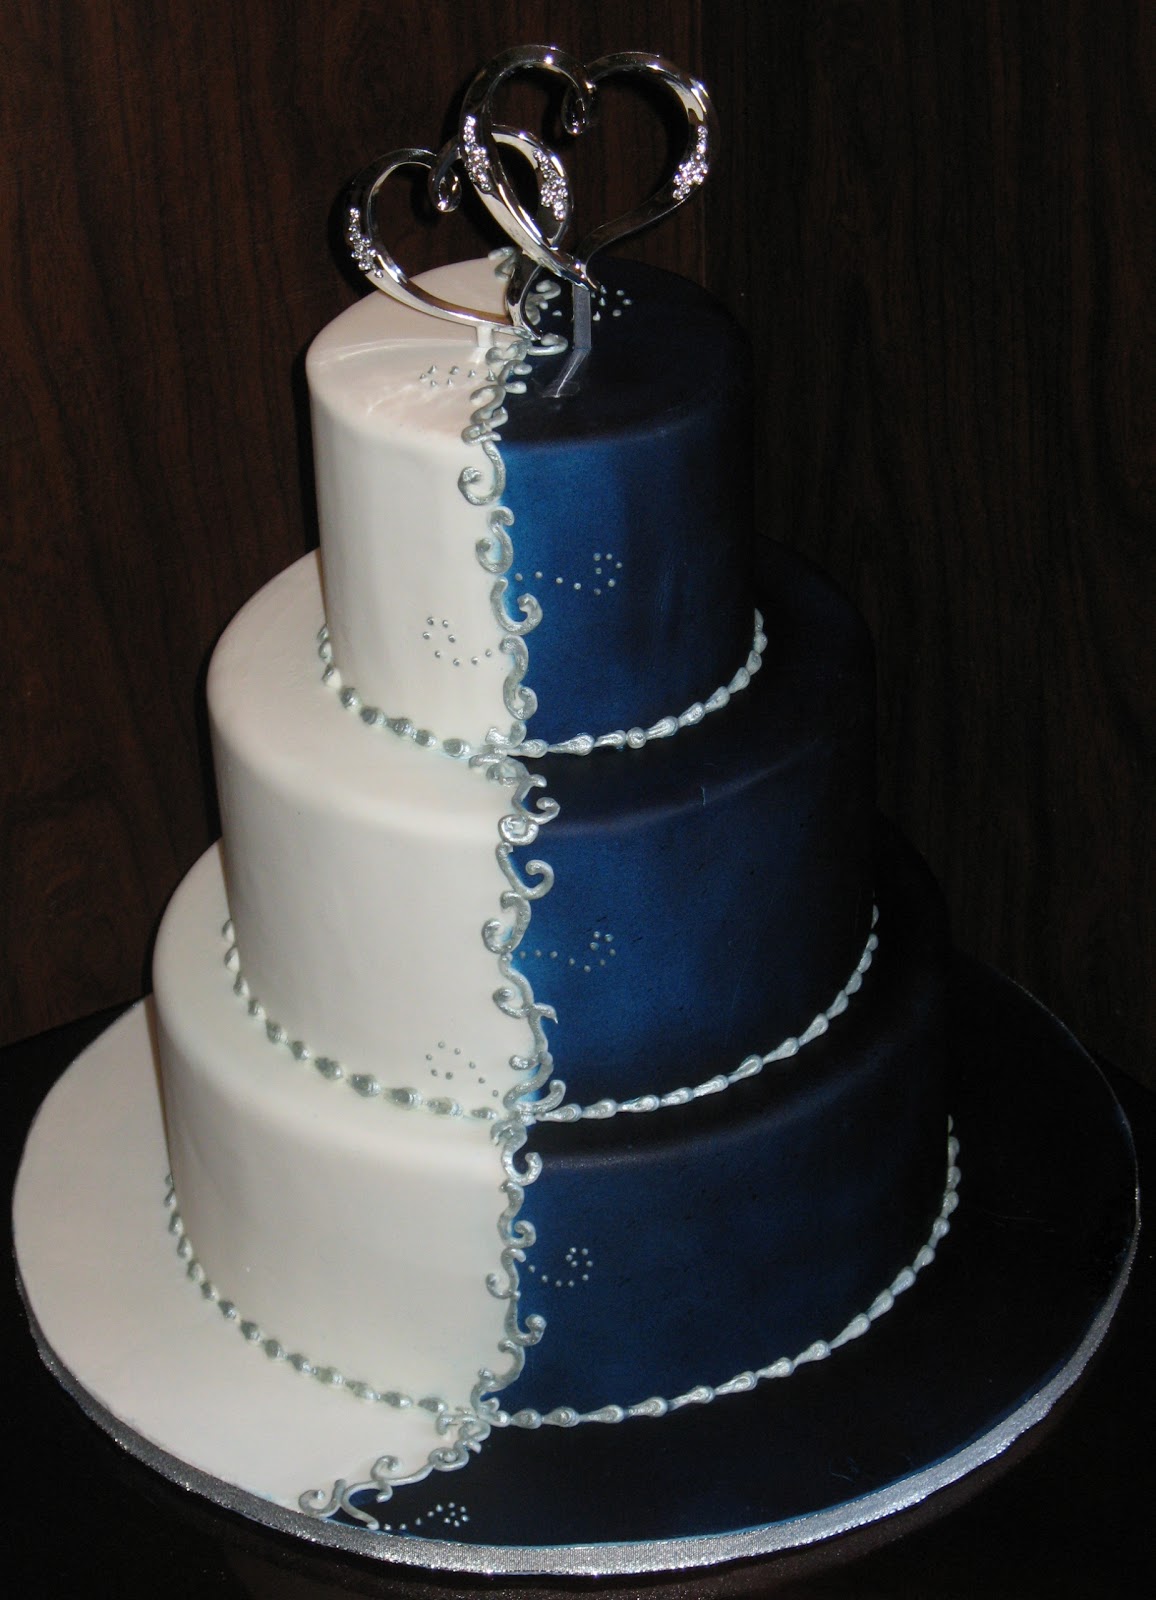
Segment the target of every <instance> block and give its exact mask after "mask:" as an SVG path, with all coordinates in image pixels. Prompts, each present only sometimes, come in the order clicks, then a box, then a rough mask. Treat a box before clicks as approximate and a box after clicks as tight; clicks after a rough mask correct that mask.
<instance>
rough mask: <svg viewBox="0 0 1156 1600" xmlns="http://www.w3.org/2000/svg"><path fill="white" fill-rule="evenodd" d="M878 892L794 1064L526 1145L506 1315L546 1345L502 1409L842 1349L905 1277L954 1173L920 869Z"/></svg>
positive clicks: (569, 1401)
mask: <svg viewBox="0 0 1156 1600" xmlns="http://www.w3.org/2000/svg"><path fill="white" fill-rule="evenodd" d="M880 881H881V883H882V884H883V889H882V892H881V902H882V906H881V922H880V930H881V931H880V948H879V953H878V957H877V960H876V963H875V965H874V966H873V967H872V970H871V972H870V974H869V977H868V980H867V983H866V984H865V986H864V988H863V990H862V992H861V993H860V994H859V995H858V996H857V997H856V999H855V1001H854V1002H853V1004H852V1007H851V1008H850V1009H849V1010H848V1012H846V1013H845V1014H844V1015H843V1016H842V1017H840V1018H838V1019H837V1020H836V1021H835V1023H833V1024H832V1027H831V1029H830V1030H829V1032H828V1033H827V1034H826V1035H825V1036H824V1037H823V1038H822V1039H820V1040H816V1041H815V1042H814V1043H812V1044H810V1045H808V1046H807V1048H806V1050H805V1051H804V1052H802V1053H801V1054H800V1056H799V1057H798V1058H796V1060H795V1061H794V1062H793V1063H788V1064H786V1065H784V1066H780V1067H777V1068H774V1069H771V1068H768V1069H765V1070H764V1073H763V1075H762V1076H761V1077H759V1078H757V1079H754V1080H751V1081H750V1082H748V1083H745V1084H742V1085H740V1086H737V1087H735V1088H733V1089H731V1090H729V1091H728V1092H727V1093H726V1094H725V1095H720V1096H714V1097H711V1098H710V1099H705V1100H701V1101H697V1102H694V1103H692V1104H691V1105H690V1106H687V1107H685V1108H681V1109H676V1110H671V1111H660V1112H654V1113H650V1114H645V1115H641V1116H633V1117H630V1116H625V1115H620V1116H619V1117H617V1118H616V1119H614V1121H613V1122H609V1123H584V1124H582V1125H580V1126H578V1127H574V1126H554V1127H551V1126H546V1125H544V1126H542V1127H539V1128H536V1129H533V1130H532V1132H531V1141H530V1143H531V1148H533V1149H535V1150H537V1151H538V1152H539V1153H540V1154H541V1156H542V1158H543V1163H544V1165H543V1172H542V1176H541V1178H540V1179H539V1181H538V1182H537V1183H535V1184H533V1185H531V1186H530V1187H529V1188H528V1189H527V1190H526V1198H525V1203H524V1205H523V1208H522V1213H521V1215H522V1217H523V1218H525V1219H526V1220H527V1221H529V1222H531V1223H532V1224H533V1225H534V1227H535V1229H536V1230H537V1234H538V1243H537V1244H535V1245H534V1246H533V1247H532V1249H531V1250H530V1251H529V1252H528V1255H527V1265H526V1266H524V1267H523V1268H522V1269H521V1270H520V1282H521V1291H522V1297H521V1307H520V1314H521V1316H522V1318H523V1320H524V1319H525V1317H526V1316H528V1315H530V1314H531V1313H539V1314H541V1315H543V1316H545V1317H546V1318H547V1330H546V1334H545V1337H544V1338H543V1340H542V1342H541V1343H540V1345H538V1346H536V1347H534V1348H533V1349H532V1350H531V1351H530V1352H529V1353H528V1356H527V1364H526V1369H525V1372H524V1373H523V1375H522V1377H521V1378H519V1380H518V1381H517V1383H516V1384H514V1385H513V1386H512V1387H511V1388H510V1389H509V1390H507V1391H505V1392H504V1393H503V1394H502V1396H501V1400H502V1404H503V1406H505V1407H506V1408H507V1409H509V1410H517V1409H518V1408H519V1407H522V1406H532V1407H535V1408H536V1409H538V1410H540V1411H545V1410H548V1409H550V1408H551V1407H552V1406H556V1405H563V1404H565V1405H574V1406H577V1407H579V1408H580V1409H590V1408H594V1407H597V1406H600V1405H603V1404H607V1403H617V1404H623V1405H625V1404H632V1403H634V1402H636V1401H639V1400H644V1399H646V1398H647V1397H648V1396H649V1395H652V1394H657V1395H661V1396H664V1397H668V1398H669V1397H670V1396H673V1395H676V1394H679V1393H682V1392H684V1391H685V1390H687V1389H688V1388H690V1387H691V1386H692V1385H694V1384H697V1383H710V1384H712V1385H717V1384H719V1383H722V1382H724V1381H725V1380H727V1379H728V1378H730V1377H733V1376H734V1375H735V1374H737V1373H739V1372H742V1371H745V1370H748V1369H751V1368H754V1367H758V1366H762V1365H766V1364H769V1363H770V1362H771V1361H773V1360H775V1359H777V1358H779V1357H781V1356H791V1357H794V1356H797V1355H798V1354H799V1353H800V1352H801V1351H802V1350H804V1349H805V1348H806V1347H807V1346H808V1345H809V1344H810V1343H811V1342H812V1341H813V1340H814V1339H816V1338H827V1339H831V1338H834V1337H835V1336H836V1335H837V1334H838V1333H839V1332H841V1330H842V1329H843V1328H844V1327H845V1326H846V1324H847V1323H848V1322H849V1321H850V1320H851V1319H852V1317H854V1316H857V1315H859V1314H860V1313H862V1312H864V1311H866V1310H867V1308H868V1306H869V1305H870V1304H871V1302H872V1301H873V1300H874V1298H875V1296H876V1295H877V1294H878V1293H879V1292H880V1291H881V1290H883V1289H885V1288H886V1287H887V1286H888V1285H889V1284H890V1283H891V1281H892V1280H893V1279H894V1277H895V1276H896V1274H897V1273H899V1272H900V1271H901V1270H902V1269H903V1268H905V1267H908V1266H910V1265H911V1263H912V1262H913V1260H914V1258H915V1256H916V1253H917V1252H918V1250H919V1249H920V1247H921V1246H922V1245H923V1244H924V1243H925V1242H926V1240H927V1237H928V1234H929V1232H930V1228H931V1224H932V1221H933V1220H934V1218H935V1216H936V1214H937V1212H938V1209H939V1205H940V1201H941V1197H942V1192H943V1186H944V1177H945V1170H946V1142H947V1108H946V1105H945V1102H944V1096H943V1081H942V1071H941V1067H942V1058H943V1038H942V1005H941V1002H942V998H943V990H944V981H945V971H946V964H947V953H948V952H947V936H946V926H945V919H944V916H943V912H942V907H941V903H940V900H939V897H938V892H937V891H936V889H935V886H934V884H933V883H932V881H931V879H930V877H929V876H928V875H927V873H926V869H924V868H923V866H922V864H921V863H919V862H918V861H917V860H916V859H915V858H914V856H913V855H912V853H910V852H909V851H907V850H906V849H905V848H904V849H900V848H899V847H898V846H897V844H896V843H894V842H893V843H890V844H889V845H888V847H887V850H886V859H885V862H884V864H883V866H882V869H881V873H880ZM763 981H764V983H765V984H766V986H767V988H768V989H770V988H771V987H772V986H773V974H768V973H764V974H763ZM696 1066H697V1062H696V1061H695V1058H694V1056H693V1054H690V1055H688V1056H687V1057H686V1058H684V1059H683V1060H682V1061H681V1063H680V1068H681V1075H682V1076H684V1077H686V1076H688V1075H689V1076H691V1077H693V1075H694V1072H695V1070H696ZM567 1252H569V1256H568V1255H567ZM583 1252H584V1253H583ZM531 1265H532V1266H533V1271H531V1270H529V1268H530V1266H531ZM930 1270H932V1271H934V1270H935V1269H934V1267H932V1268H931V1269H930ZM584 1273H585V1275H586V1281H583V1274H584ZM559 1280H561V1286H559ZM571 1284H573V1286H572V1287H571ZM867 1337H868V1338H870V1337H871V1335H870V1334H868V1335H867ZM834 1359H839V1357H838V1356H836V1357H835V1358H834ZM843 1359H846V1356H844V1357H843Z"/></svg>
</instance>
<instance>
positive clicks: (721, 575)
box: [501, 262, 752, 743]
mask: <svg viewBox="0 0 1156 1600" xmlns="http://www.w3.org/2000/svg"><path fill="white" fill-rule="evenodd" d="M607 297H608V303H607V305H606V307H605V308H604V309H603V310H602V311H601V312H600V313H599V316H600V320H599V321H598V322H597V323H596V324H595V325H594V342H593V350H592V353H591V355H590V357H589V358H588V360H587V362H586V363H585V365H584V367H583V369H582V374H581V387H580V390H579V392H578V393H577V394H576V395H574V396H572V397H569V398H567V399H563V400H550V399H547V398H546V397H544V395H543V394H542V392H541V391H542V386H543V384H548V382H549V380H550V377H551V376H552V375H553V374H554V372H555V370H556V368H557V366H558V364H559V363H558V362H557V361H556V360H551V361H543V360H541V359H536V360H535V361H534V365H533V374H534V375H533V377H532V378H531V379H530V380H529V384H528V388H527V392H526V393H525V394H524V395H521V396H519V395H512V396H510V398H509V400H508V410H509V421H508V423H506V424H505V426H503V428H502V429H501V452H502V459H503V461H504V463H505V467H506V487H505V490H504V492H503V495H502V501H503V504H505V505H506V506H507V507H508V508H509V509H510V510H511V511H512V512H513V514H514V525H513V529H512V539H513V545H514V567H513V570H512V571H511V574H510V578H511V581H512V586H513V589H512V592H513V593H514V594H515V595H519V594H523V593H526V592H529V593H530V594H532V595H534V596H535V597H536V598H537V599H538V600H539V602H540V603H541V606H542V613H543V614H542V621H541V622H540V623H539V625H538V626H537V628H535V629H534V631H533V632H532V633H531V634H529V635H528V636H527V641H526V643H527V647H528V649H529V653H530V670H529V672H528V673H527V676H526V682H527V683H528V684H529V686H530V688H532V689H533V690H534V692H535V694H536V695H537V697H538V709H537V711H536V713H535V714H534V716H533V718H532V719H531V721H530V735H531V737H532V738H535V739H545V740H546V741H547V743H558V742H560V741H562V740H564V739H568V738H571V737H573V736H574V735H577V734H581V733H588V734H591V735H593V736H595V737H597V736H598V735H600V734H603V733H609V732H613V731H615V730H618V729H629V728H632V727H647V726H649V725H651V724H653V723H654V722H656V721H658V719H659V718H660V717H663V716H667V715H673V716H677V715H678V714H679V713H680V712H682V711H684V710H685V709H686V708H687V707H688V706H690V705H692V704H693V703H694V702H695V701H705V700H706V699H707V698H708V697H709V696H710V695H711V694H713V693H714V691H715V690H716V689H717V688H719V686H720V685H723V684H727V683H729V682H730V680H731V678H732V677H733V676H734V674H735V672H736V671H737V670H738V669H739V667H741V666H742V665H743V664H744V663H745V661H746V658H747V655H748V653H749V651H750V647H751V636H752V629H751V606H750V598H749V597H750V558H749V546H750V523H751V505H750V484H751V479H752V458H751V444H750V433H751V410H750V398H749V381H748V380H749V374H748V357H747V351H746V345H745V341H744V339H743V337H742V335H741V334H740V332H739V331H738V329H737V328H736V326H735V324H734V323H733V322H732V321H731V319H730V318H729V317H728V316H727V314H726V313H725V312H724V311H723V309H722V308H721V307H720V306H719V305H718V304H717V303H716V302H715V301H713V300H712V299H711V298H710V297H709V296H708V295H707V294H705V293H704V291H703V290H701V289H699V288H697V287H696V286H695V285H693V284H691V283H688V282H686V281H685V280H684V279H682V278H677V277H674V276H672V275H671V274H669V273H664V272H658V271H656V270H654V269H653V268H647V267H642V266H639V265H637V264H636V263H630V262H620V263H617V264H616V265H614V266H613V267H611V268H608V269H607Z"/></svg>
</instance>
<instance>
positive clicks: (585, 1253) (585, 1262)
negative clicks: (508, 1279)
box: [526, 1244, 594, 1289]
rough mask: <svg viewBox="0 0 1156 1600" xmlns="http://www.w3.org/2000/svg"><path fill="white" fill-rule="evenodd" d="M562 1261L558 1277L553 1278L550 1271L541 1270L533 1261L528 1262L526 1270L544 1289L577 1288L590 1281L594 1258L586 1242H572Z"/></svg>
mask: <svg viewBox="0 0 1156 1600" xmlns="http://www.w3.org/2000/svg"><path fill="white" fill-rule="evenodd" d="M562 1261H563V1266H562V1270H561V1275H560V1276H558V1277H553V1278H552V1277H551V1276H550V1274H549V1273H548V1272H543V1271H539V1269H538V1268H537V1267H536V1266H535V1264H534V1263H533V1262H532V1261H531V1262H529V1263H527V1266H526V1271H527V1273H528V1274H529V1275H530V1276H531V1277H532V1278H534V1279H535V1281H536V1282H538V1283H540V1284H541V1285H542V1287H543V1288H544V1289H577V1288H578V1287H579V1286H580V1285H581V1284H584V1283H589V1282H590V1273H591V1271H592V1269H593V1267H594V1258H593V1256H592V1255H591V1254H590V1251H589V1250H588V1249H587V1248H586V1246H585V1245H584V1244H572V1245H571V1246H570V1248H569V1249H568V1250H567V1251H566V1254H565V1255H564V1256H563V1257H562Z"/></svg>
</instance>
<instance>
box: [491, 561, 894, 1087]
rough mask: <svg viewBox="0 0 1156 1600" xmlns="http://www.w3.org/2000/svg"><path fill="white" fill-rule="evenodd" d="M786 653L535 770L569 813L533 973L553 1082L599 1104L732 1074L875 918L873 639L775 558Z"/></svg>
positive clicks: (529, 954)
mask: <svg viewBox="0 0 1156 1600" xmlns="http://www.w3.org/2000/svg"><path fill="white" fill-rule="evenodd" d="M768 576H769V583H770V590H769V594H768V598H767V601H766V607H767V632H768V647H767V651H766V655H765V657H764V664H763V667H762V669H761V671H760V672H758V673H757V674H756V675H755V677H754V679H753V680H752V683H751V685H750V687H749V688H747V689H745V690H743V691H742V692H741V693H739V694H736V695H735V696H734V698H733V699H732V700H731V702H730V704H729V705H728V706H726V707H725V708H724V709H723V710H721V711H718V712H716V713H713V714H712V715H710V716H708V717H707V718H705V720H704V721H703V722H702V723H700V724H699V725H698V726H697V727H691V728H686V729H682V730H680V731H679V732H678V733H677V734H675V735H674V737H673V738H670V739H663V740H655V741H652V742H651V743H650V744H648V745H645V746H644V747H643V748H642V749H640V750H623V751H617V750H596V751H594V752H593V753H592V754H591V755H589V756H574V755H557V756H548V757H545V758H543V759H542V760H540V761H537V762H533V763H531V765H532V766H533V767H534V769H535V771H537V772H540V773H541V774H543V775H544V776H545V778H546V792H547V793H548V794H549V795H550V796H552V797H553V798H554V799H555V800H557V801H558V802H559V805H560V808H561V809H560V812H559V815H558V816H557V818H556V819H555V820H554V821H552V822H551V823H549V825H548V826H547V827H546V828H545V829H544V830H543V832H542V834H541V835H540V837H539V838H538V839H537V840H536V841H535V843H534V845H533V847H532V848H530V849H527V850H523V851H521V852H519V857H520V864H521V866H522V867H523V868H525V866H526V862H527V860H528V859H530V858H532V857H534V856H540V857H542V858H543V859H545V860H546V861H547V862H549V864H550V866H551V867H552V868H553V869H554V884H553V887H552V888H551V890H550V892H549V893H548V894H547V895H545V896H544V897H543V898H542V899H541V900H538V901H535V903H534V906H533V913H532V917H531V920H530V926H529V929H528V931H527V933H526V935H525V937H524V939H523V941H522V943H521V945H520V946H519V949H518V951H517V953H516V956H515V965H516V966H517V968H518V969H519V970H520V971H522V972H523V973H525V975H526V976H527V978H528V979H529V980H530V984H531V987H532V989H533V991H534V995H535V997H536V999H538V1000H539V1001H541V1002H544V1003H546V1004H549V1005H551V1006H553V1007H554V1009H555V1010H556V1012H557V1018H558V1021H557V1026H556V1027H551V1028H550V1047H551V1050H552V1052H553V1054H554V1059H555V1071H556V1075H557V1076H558V1077H560V1078H561V1079H563V1080H564V1082H565V1083H566V1086H567V1091H568V1098H569V1099H571V1100H579V1101H580V1102H581V1103H583V1104H589V1103H591V1102H592V1101H595V1100H598V1099H600V1098H602V1097H603V1096H613V1097H614V1098H615V1099H617V1100H624V1099H627V1098H629V1097H631V1096H634V1095H639V1094H649V1093H663V1092H665V1091H668V1090H671V1089H676V1088H680V1087H683V1086H684V1085H686V1083H687V1079H686V1073H687V1072H688V1071H689V1070H692V1068H691V1065H690V1064H693V1070H694V1071H697V1072H698V1073H699V1074H700V1079H699V1080H696V1081H701V1079H705V1078H707V1077H710V1076H711V1075H712V1074H714V1073H717V1072H723V1073H726V1072H732V1071H734V1069H735V1068H736V1067H738V1065H739V1063H740V1062H741V1061H742V1060H743V1058H744V1057H746V1056H748V1055H750V1054H752V1053H753V1052H757V1053H759V1054H766V1053H767V1052H769V1051H771V1050H773V1049H775V1048H776V1047H777V1046H778V1045H779V1044H781V1043H782V1042H783V1041H784V1040H785V1039H788V1038H790V1037H792V1036H798V1035H799V1034H801V1033H802V1032H803V1031H804V1030H805V1029H806V1028H807V1026H808V1025H809V1024H810V1022H811V1021H812V1019H813V1018H814V1017H815V1016H816V1014H817V1013H819V1012H821V1011H824V1010H825V1009H826V1008H827V1007H828V1006H829V1005H830V1004H831V1003H832V1002H833V1001H834V999H835V997H836V995H837V994H838V992H839V990H840V989H841V988H842V987H843V985H844V984H845V983H846V982H847V980H848V978H850V976H851V974H852V973H853V971H854V970H855V966H856V963H857V962H858V961H859V959H860V956H861V955H862V953H863V949H864V945H865V942H866V939H867V935H868V933H869V930H870V916H871V906H872V861H871V856H872V840H873V827H874V810H875V802H874V794H875V785H874V674H873V667H872V653H871V645H870V640H869V638H868V636H867V633H866V630H865V628H864V626H863V624H862V622H861V620H860V619H859V617H858V615H857V614H856V612H855V611H854V610H853V608H852V607H851V606H850V605H849V604H848V603H847V601H846V600H845V599H844V598H843V597H842V596H841V595H840V594H839V593H838V592H837V591H836V590H835V589H834V588H833V586H832V585H831V584H830V583H829V581H828V580H827V579H825V578H824V577H823V576H822V575H821V574H820V573H818V572H817V571H816V570H815V569H814V568H812V567H811V566H809V565H808V564H806V563H804V562H802V561H800V560H799V559H798V558H797V557H796V556H793V555H791V554H790V553H788V552H786V551H783V550H778V551H775V552H772V554H771V557H770V561H769V566H768Z"/></svg>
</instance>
